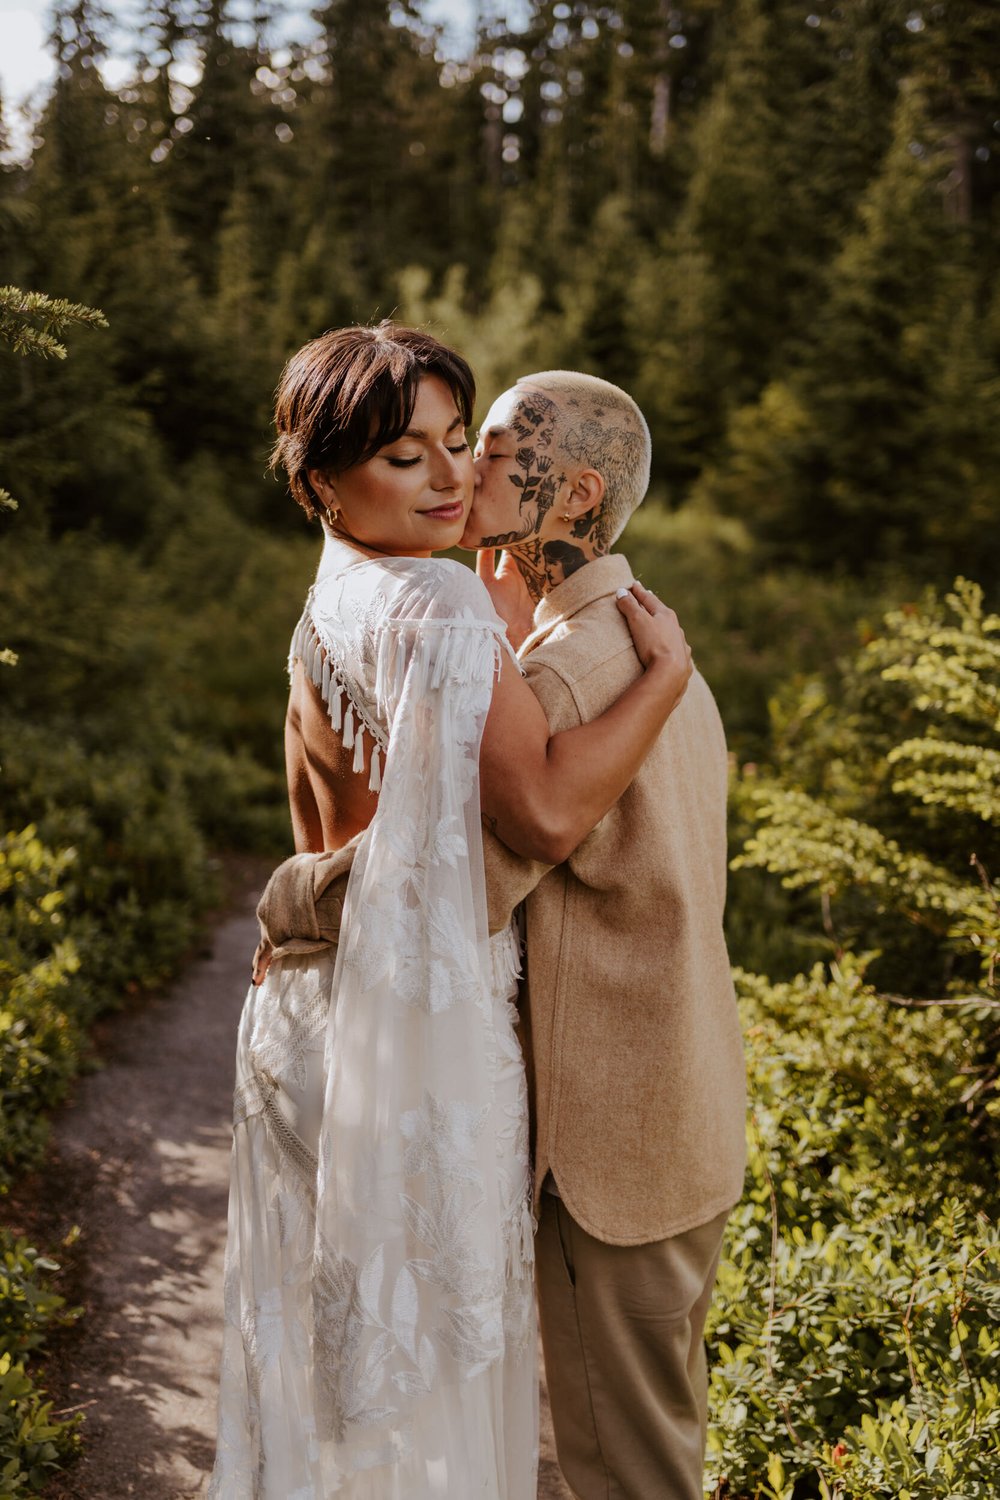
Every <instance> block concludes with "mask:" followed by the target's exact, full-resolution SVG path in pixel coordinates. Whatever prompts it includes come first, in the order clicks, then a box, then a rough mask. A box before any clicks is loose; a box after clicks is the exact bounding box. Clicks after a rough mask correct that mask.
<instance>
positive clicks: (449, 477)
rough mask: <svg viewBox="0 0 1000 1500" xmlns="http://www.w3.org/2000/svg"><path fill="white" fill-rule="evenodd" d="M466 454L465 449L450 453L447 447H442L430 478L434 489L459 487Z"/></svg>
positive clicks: (461, 481)
mask: <svg viewBox="0 0 1000 1500" xmlns="http://www.w3.org/2000/svg"><path fill="white" fill-rule="evenodd" d="M467 456H468V450H467V449H466V450H465V451H464V452H463V453H451V452H449V450H448V449H447V448H445V449H443V450H442V452H441V454H440V456H439V458H438V463H437V465H436V467H435V470H434V474H433V477H432V480H431V483H432V485H433V487H434V489H436V490H457V489H460V488H461V487H462V484H463V483H464V473H465V464H464V462H463V460H464V459H466V458H467Z"/></svg>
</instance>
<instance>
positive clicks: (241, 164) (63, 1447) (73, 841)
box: [0, 0, 1000, 1500]
mask: <svg viewBox="0 0 1000 1500" xmlns="http://www.w3.org/2000/svg"><path fill="white" fill-rule="evenodd" d="M246 14H247V12H246V11H245V9H240V10H239V11H237V7H236V6H235V5H230V3H229V0H156V3H155V4H153V5H150V6H147V7H144V8H143V9H142V11H141V13H137V16H136V19H135V20H134V22H131V23H129V24H130V25H131V26H132V30H127V29H126V26H125V23H124V22H123V21H121V19H116V18H115V16H114V15H113V14H109V13H108V12H106V11H105V10H104V9H103V8H102V7H100V6H98V5H96V4H94V3H92V0H60V3H59V4H58V5H57V6H56V7H55V8H54V10H53V13H52V21H51V32H52V35H51V46H52V49H53V51H54V53H55V55H56V57H57V60H58V64H59V68H58V76H57V79H56V82H55V84H54V85H53V88H52V90H51V92H50V95H49V97H48V98H47V100H46V101H45V102H44V104H43V106H42V108H41V109H40V112H39V113H38V115H37V118H36V120H35V122H34V135H33V141H32V146H31V150H30V155H29V157H28V159H26V160H24V161H21V162H12V161H8V162H7V164H6V165H5V166H4V167H3V168H2V170H0V283H8V284H9V287H10V288H17V287H20V288H26V289H28V292H29V294H30V295H29V296H28V298H27V299H26V298H25V296H24V294H23V293H17V292H14V291H10V290H8V291H7V292H4V291H3V289H2V288H0V339H2V340H4V341H6V343H7V345H8V346H9V352H6V353H0V484H2V485H3V486H5V487H6V488H5V489H4V490H3V491H2V492H0V506H4V507H6V506H7V504H8V502H9V495H8V491H9V492H10V494H12V495H14V496H16V497H17V498H18V500H19V501H20V508H19V509H17V510H16V511H7V510H5V513H4V515H3V517H2V518H0V525H2V527H3V532H2V536H0V546H2V549H3V588H2V590H0V646H2V648H3V650H4V652H5V660H6V659H9V658H10V656H11V655H12V654H14V653H16V655H17V656H18V658H19V664H18V665H17V666H16V667H15V668H14V669H13V670H8V669H6V668H4V669H3V681H2V683H0V765H2V772H0V829H7V830H9V831H8V832H7V834H6V835H5V836H4V838H3V840H2V842H0V897H2V900H3V905H2V907H0V1096H2V1102H3V1124H2V1127H0V1178H2V1179H3V1180H4V1181H6V1180H9V1178H10V1176H11V1175H12V1174H14V1173H16V1172H17V1171H19V1170H21V1169H23V1167H24V1166H26V1165H28V1164H30V1163H31V1162H33V1161H35V1160H37V1159H38V1153H39V1152H40V1150H41V1149H42V1146H43V1143H44V1119H45V1113H46V1111H47V1110H48V1109H49V1108H50V1107H51V1106H52V1105H53V1104H54V1103H55V1102H56V1101H57V1100H58V1099H59V1098H60V1097H61V1095H62V1093H63V1091H64V1089H65V1087H66V1084H67V1081H68V1079H69V1078H71V1077H72V1075H73V1073H74V1072H75V1071H76V1070H77V1068H78V1067H79V1065H80V1063H81V1059H82V1057H83V1055H84V1051H85V1047H86V1036H87V1028H88V1026H89V1024H90V1022H91V1021H92V1020H93V1018H94V1017H95V1016H96V1015H97V1014H98V1013H99V1012H101V1011H102V1010H105V1009H107V1008H108V1007H110V1006H113V1005H115V1004H116V1003H118V1002H119V1001H120V999H121V997H122V995H123V994H126V993H129V992H135V991H141V990H142V989H144V988H146V987H149V986H152V985H156V984H159V983H162V982H163V980H164V979H165V978H166V977H167V976H168V975H169V974H170V973H171V972H172V970H173V969H174V968H175V967H176V965H177V963H178V962H179V960H180V958H181V956H182V955H183V953H184V952H185V949H186V947H187V945H188V944H189V943H190V941H191V937H192V934H193V933H194V931H195V929H196V925H197V923H198V920H199V918H200V916H201V914H202V913H203V912H204V910H205V909H206V907H207V905H208V904H209V902H210V900H211V899H212V896H213V894H214V892H215V891H216V889H217V856H218V854H219V852H220V851H222V850H225V849H239V850H247V849H253V850H258V851H260V852H262V853H267V854H271V855H274V856H275V857H277V856H279V855H281V854H283V853H285V852H287V849H288V846H289V843H290V834H289V828H288V822H287V815H286V813H285V810H284V790H283V778H282V768H281V723H282V717H283V707H284V705H283V698H284V687H283V672H282V667H283V659H284V654H285V650H286V643H287V640H288V637H289V634H290V631H291V627H292V625H293V623H294V619H295V617H296V615H297V612H298V608H299V604H300V600H301V597H302V594H303V592H304V589H305V587H306V585H307V582H308V580H309V577H310V573H311V571H312V568H313V566H314V560H315V554H316V547H317V542H316V538H315V536H311V535H310V533H309V530H308V527H307V525H306V523H305V521H304V520H303V519H302V518H301V516H300V515H299V514H298V512H297V511H296V509H295V507H294V506H293V505H292V503H291V501H290V500H288V499H287V497H285V496H284V495H283V493H282V491H281V488H280V486H278V485H276V484H275V483H274V482H273V481H271V480H270V479H268V478H266V477H265V466H266V455H267V450H268V446H269V439H268V406H269V400H270V393H271V390H272V389H273V386H274V383H275V381H276V378H277V375H278V372H279V370H280V367H281V364H282V362H283V360H284V359H285V358H286V357H287V355H288V354H289V353H290V352H291V351H292V350H293V349H294V348H295V347H296V346H297V345H298V344H299V343H300V342H301V341H302V340H304V339H305V338H307V337H309V336H311V335H313V334H315V333H318V332H320V331H322V330H323V329H324V328H326V327H330V326H335V325H337V324H339V323H343V322H347V321H353V320H360V321H369V320H371V319H372V318H375V317H379V316H382V315H384V314H386V313H389V312H396V313H398V314H399V315H400V316H402V317H404V318H407V319H410V320H412V321H416V322H420V323H428V324H430V325H431V326H432V327H434V328H435V329H436V331H438V332H439V333H441V334H442V335H443V336H445V337H447V338H450V339H451V340H452V341H453V342H455V343H456V344H457V345H459V346H460V347H461V348H462V349H463V350H464V351H465V352H466V353H467V354H468V355H469V356H470V358H471V360H472V362H473V364H474V366H475V369H476V371H477V374H478V377H479V380H480V389H481V394H482V397H483V398H484V401H488V399H489V398H490V396H491V395H492V394H493V393H495V392H496V390H497V389H499V388H500V387H501V386H502V385H504V384H506V383H507V382H509V381H510V380H511V379H512V378H514V377H515V376H516V375H517V374H519V373H522V372H526V371H528V370H530V369H532V368H536V369H537V368H546V367H551V366H554V365H569V366H576V367H579V368H583V369H590V370H594V371H595V372H598V373H600V374H603V375H605V376H607V377H609V378H611V379H613V380H617V381H619V382H621V383H622V384H624V385H625V386H626V387H627V388H628V389H630V390H631V391H632V392H633V393H634V394H635V395H636V397H637V398H638V399H639V401H640V402H641V404H642V405H643V408H644V410H645V411H646V413H647V416H648V418H649V421H650V426H651V429H652V432H653V437H654V475H653V486H652V491H651V495H650V498H649V500H648V501H647V503H646V505H645V506H644V508H643V510H642V511H640V512H639V513H638V515H637V516H636V517H635V519H634V521H633V523H632V525H631V526H630V528H629V531H628V534H627V538H626V541H625V546H626V549H627V551H628V553H629V555H630V557H631V558H632V561H633V564H634V566H635V568H636V571H637V572H638V573H639V574H640V576H642V577H643V579H644V580H645V581H646V582H647V583H649V584H651V585H652V586H653V587H655V588H657V589H658V590H659V591H660V592H661V594H662V595H663V596H664V597H665V598H667V599H668V600H669V601H670V602H671V603H672V604H674V605H675V606H676V607H677V609H678V611H679V613H680V615H681V618H682V619H683V621H684V623H685V627H686V629H687V632H688V636H689V639H690V640H691V641H692V643H693V645H694V648H695V652H696V655H697V659H698V663H699V665H700V667H701V669H702V671H703V672H704V674H705V675H706V677H707V678H708V680H709V682H710V684H711V685H712V687H713V689H714V691H715V693H716V695H717V697H718V699H719V702H720V705H721V708H722V712H723V716H724V719H725V721H726V724H727V729H728V731H729V736H730V743H731V745H732V748H733V752H734V771H735V775H734V805H733V835H734V836H733V852H734V855H737V856H739V857H738V859H737V866H738V868H736V869H734V873H733V881H732V894H731V900H730V908H729V917H728V921H729V937H730V946H731V951H732V954H733V959H734V962H735V963H736V964H737V965H738V966H739V973H740V976H741V977H740V984H739V989H740V995H741V1006H742V1008H743V1014H744V1020H745V1023H746V1029H747V1035H748V1057H749V1065H750V1073H751V1084H752V1096H753V1106H754V1113H753V1120H752V1122H751V1138H750V1139H751V1170H750V1174H749V1177H748V1194H747V1197H746V1198H745V1200H744V1202H743V1204H742V1205H741V1207H740V1209H739V1210H738V1211H737V1213H736V1214H735V1215H734V1219H733V1223H732V1233H731V1240H730V1247H729V1251H728V1253H727V1258H726V1261H725V1264H724V1270H723V1273H722V1277H721V1281H720V1290H719V1296H718V1298H717V1301H716V1308H715V1314H714V1317H715V1324H714V1328H713V1332H712V1338H713V1348H714V1365H713V1370H714V1373H713V1391H712V1399H713V1428H712V1436H711V1443H710V1458H711V1464H712V1469H711V1472H712V1475H713V1482H714V1483H716V1484H717V1487H718V1493H719V1495H720V1496H722V1495H726V1496H729V1497H731V1500H744V1497H762V1500H777V1497H780V1500H812V1497H819V1496H827V1497H828V1496H833V1495H841V1496H846V1497H849V1500H876V1497H877V1500H883V1497H885V1500H888V1497H890V1496H891V1497H894V1500H905V1496H906V1495H910V1496H912V1497H917V1496H919V1497H921V1500H924V1497H928V1500H930V1497H940V1500H946V1497H953V1500H957V1497H958V1496H962V1497H964V1500H968V1497H974V1496H975V1497H978V1496H986V1495H988V1494H992V1493H994V1492H995V1491H996V1490H997V1489H998V1488H1000V1466H998V1463H997V1429H996V1423H997V1395H996V1375H995V1354H996V1350H995V1347H994V1340H995V1335H994V1333H993V1332H992V1326H993V1324H994V1323H995V1319H996V1313H997V1305H996V1270H997V1252H996V1238H995V1235H996V1231H995V1229H994V1227H993V1223H994V1220H995V1215H996V1206H997V1205H996V1186H995V1184H996V1180H997V1171H996V1167H997V1160H996V1157H997V1139H996V1130H997V1110H996V1076H997V1075H996V1069H997V1028H996V1025H995V1017H996V1004H997V997H996V984H995V980H996V974H995V969H993V968H991V967H990V965H991V963H992V961H993V957H994V956H995V946H996V905H995V899H996V887H995V880H996V875H997V870H998V868H1000V850H998V848H997V842H998V834H997V774H998V773H997V765H998V759H997V757H998V755H1000V746H998V730H1000V706H998V700H997V693H998V692H1000V687H998V682H1000V674H998V670H997V657H996V650H997V641H996V624H995V617H993V616H991V615H990V610H991V609H995V608H996V607H997V604H998V602H1000V600H998V595H997V584H996V580H997V578H998V577H1000V571H998V564H1000V502H998V496H997V474H998V473H1000V420H998V418H1000V279H998V266H1000V228H998V226H1000V213H998V208H1000V196H998V190H1000V123H998V122H997V119H996V115H997V109H996V92H995V79H996V77H997V75H998V72H1000V19H998V15H997V12H996V9H995V7H993V6H990V5H986V4H977V3H974V0H940V3H936V4H934V5H927V6H921V5H919V4H914V3H913V0H905V3H900V0H865V3H864V4H843V3H834V0H815V3H814V4H813V5H812V8H811V9H810V8H809V7H802V6H798V5H793V4H792V3H791V0H677V3H670V4H666V5H664V4H661V3H660V0H619V3H617V4H592V3H589V0H572V3H565V0H552V3H550V0H526V3H525V4H524V5H523V6H522V7H520V8H519V10H518V13H517V14H518V20H517V24H516V26H515V25H513V24H511V23H509V22H508V21H507V20H506V19H505V18H504V17H503V15H502V14H500V15H498V14H497V13H496V12H495V11H494V10H489V11H487V10H486V9H485V8H484V10H483V11H482V12H481V15H483V16H488V17H491V18H490V19H485V20H482V21H481V24H480V26H479V29H478V32H477V35H476V36H475V38H474V39H473V40H472V41H471V42H469V43H468V44H467V45H466V44H464V43H459V42H456V41H455V40H454V39H453V38H449V37H448V36H446V35H445V34H443V33H442V32H441V31H440V29H439V28H436V27H435V26H434V25H433V24H431V22H430V21H429V20H428V19H427V16H426V15H425V14H424V12H423V11H422V9H421V7H420V5H419V4H417V3H412V0H326V3H323V4H320V5H319V6H318V7H317V8H316V10H315V11H314V12H313V13H312V15H311V16H309V15H307V14H306V13H305V12H304V10H301V9H293V8H292V7H291V6H288V7H285V6H282V5H280V4H273V5H271V6H270V7H267V8H265V7H254V8H253V9H252V11H251V13H250V14H251V19H250V20H249V21H247V20H246V19H243V18H244V17H245V16H246ZM112 45H113V46H114V48H115V50H116V51H118V52H119V53H120V52H121V51H123V50H126V51H128V52H129V53H130V55H131V56H132V57H133V59H134V63H135V68H134V76H133V78H132V79H131V81H130V82H129V83H128V84H126V85H125V86H123V87H122V88H120V89H116V90H112V89H109V88H108V87H107V86H106V85H105V83H104V82H103V80H102V76H101V71H100V66H99V64H100V62H101V60H102V59H103V58H104V56H105V55H106V53H107V51H108V49H109V48H110V47H111V46H112ZM192 61H193V62H194V64H195V66H194V67H193V68H191V66H190V65H191V63H192ZM36 289H42V290H44V291H45V292H48V293H50V294H51V295H52V296H53V297H54V298H56V299H57V301H56V303H55V304H54V305H53V304H51V303H47V302H46V301H45V299H44V298H41V299H40V300H39V299H38V298H37V297H35V296H34V294H35V292H36ZM78 304H85V305H86V307H85V308H81V307H80V306H79V305H78ZM94 308H100V309H101V310H102V313H103V314H104V317H105V318H106V324H107V326H106V327H102V326H101V317H100V315H99V314H95V313H93V311H92V310H93V309H94ZM87 309H90V310H91V311H87ZM74 312H75V316H71V315H70V314H71V313H74ZM88 325H89V326H88ZM60 342H62V343H63V344H65V346H66V348H67V349H68V351H69V358H67V359H62V358H59V357H58V356H59V352H60V350H59V348H58V347H55V346H58V345H59V344H60ZM25 355H35V356H39V355H40V356H42V358H38V357H35V358H31V357H28V358H26V357H24V356H25ZM481 409H484V403H483V402H481ZM957 574H964V575H965V576H967V577H969V578H978V579H979V580H980V581H981V583H982V584H983V585H984V587H985V588H986V597H985V599H984V598H983V597H982V596H981V595H980V594H979V593H977V591H976V590H975V588H974V587H973V586H972V585H966V584H961V585H959V586H956V587H955V589H954V591H953V593H952V596H951V600H950V602H948V601H947V600H946V599H945V595H946V592H947V591H948V590H949V589H950V588H951V587H952V583H953V580H954V578H955V576H956V575H957ZM928 586H932V588H933V589H934V590H936V592H935V593H932V594H926V593H925V589H926V588H927V587H928ZM887 610H888V611H890V613H889V614H888V616H887V617H885V616H886V611H887ZM744 845H745V846H746V848H745V850H744ZM973 855H975V856H976V860H977V863H976V864H975V865H971V864H970V860H971V857H972V856H973ZM6 1254H7V1266H8V1272H7V1279H6V1281H4V1280H3V1279H2V1277H0V1340H2V1343H0V1347H2V1349H3V1350H6V1351H7V1352H6V1353H3V1354H2V1356H0V1496H2V1495H6V1494H8V1493H10V1494H11V1495H15V1494H16V1495H19V1494H23V1493H31V1492H33V1491H34V1490H36V1489H37V1488H38V1487H39V1486H40V1485H41V1484H42V1483H43V1481H44V1475H45V1472H46V1470H47V1468H49V1467H51V1465H53V1464H57V1463H59V1462H60V1461H62V1457H63V1456H64V1455H65V1453H66V1451H67V1450H68V1448H69V1447H71V1446H72V1443H73V1434H72V1433H71V1432H66V1430H65V1429H59V1428H58V1427H55V1428H52V1429H51V1430H50V1428H51V1424H50V1422H49V1414H48V1413H47V1412H46V1411H45V1410H44V1403H43V1400H42V1398H41V1396H40V1395H39V1394H38V1392H37V1390H36V1389H35V1387H34V1385H33V1384H32V1379H33V1377H32V1376H31V1374H30V1373H28V1374H26V1373H25V1369H26V1366H25V1364H24V1361H25V1359H26V1358H27V1359H28V1360H29V1361H31V1360H34V1359H35V1358H36V1357H37V1353H38V1349H39V1346H40V1343H41V1341H42V1340H43V1338H44V1333H45V1330H46V1328H47V1327H48V1326H49V1325H50V1324H51V1322H52V1321H53V1320H58V1319H59V1318H61V1317H63V1316H66V1315H67V1314H66V1313H65V1310H64V1309H61V1308H60V1307H59V1305H58V1299H57V1298H56V1294H55V1293H54V1292H52V1291H51V1290H49V1289H48V1286H47V1278H49V1277H51V1276H53V1275H54V1274H55V1273H54V1272H52V1271H51V1270H49V1269H48V1268H47V1265H46V1263H45V1262H44V1260H43V1261H41V1262H39V1261H38V1259H37V1257H34V1258H33V1252H31V1251H30V1247H26V1246H17V1245H16V1244H14V1243H13V1242H11V1241H9V1240H8V1241H7V1242H6ZM26 1289H28V1290H26ZM46 1299H55V1300H46ZM25 1309H27V1311H25ZM33 1309H34V1310H33ZM19 1319H20V1321H18V1320H19ZM16 1330H20V1331H16ZM25 1330H28V1332H25ZM4 1361H7V1363H6V1364H5V1363H4ZM27 1368H28V1370H29V1372H30V1369H31V1365H30V1363H29V1365H28V1366H27ZM60 1432H61V1434H62V1435H61V1436H60V1435H59V1434H60Z"/></svg>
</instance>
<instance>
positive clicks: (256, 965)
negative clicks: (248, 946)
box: [252, 938, 272, 984]
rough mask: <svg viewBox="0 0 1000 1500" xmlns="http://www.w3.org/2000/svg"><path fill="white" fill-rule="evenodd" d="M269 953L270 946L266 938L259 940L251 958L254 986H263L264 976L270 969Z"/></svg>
mask: <svg viewBox="0 0 1000 1500" xmlns="http://www.w3.org/2000/svg"><path fill="white" fill-rule="evenodd" d="M271 951H272V950H271V944H270V943H269V942H268V941H267V939H266V938H261V940H260V942H259V943H258V944H257V949H256V952H255V953H254V956H253V971H252V978H253V983H254V984H263V982H264V975H265V974H266V973H267V971H268V969H269V968H270V967H271Z"/></svg>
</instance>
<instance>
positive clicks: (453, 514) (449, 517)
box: [420, 500, 465, 521]
mask: <svg viewBox="0 0 1000 1500" xmlns="http://www.w3.org/2000/svg"><path fill="white" fill-rule="evenodd" d="M464 511H465V507H464V505H463V504H462V502H461V500H452V501H450V502H449V504H447V505H436V506H435V507H434V509H433V510H422V511H421V512H420V514H421V515H422V516H429V517H430V518H431V520H432V521H458V520H461V518H462V516H463V514H464Z"/></svg>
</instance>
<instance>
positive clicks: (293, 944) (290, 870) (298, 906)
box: [257, 839, 357, 959]
mask: <svg viewBox="0 0 1000 1500" xmlns="http://www.w3.org/2000/svg"><path fill="white" fill-rule="evenodd" d="M356 847H357V841H356V840H353V839H352V841H351V842H350V843H349V844H345V846H344V848H343V849H334V850H330V851H328V852H326V853H324V854H293V855H292V857H291V859H286V860H285V861H284V863H283V864H280V865H279V866H278V868H277V869H276V870H275V871H274V873H273V874H272V876H271V878H270V880H269V881H268V882H267V885H266V886H265V887H264V894H263V895H262V896H261V898H260V901H259V902H258V904H257V918H258V921H259V922H260V932H261V940H262V942H265V943H269V944H270V945H271V958H272V959H274V958H284V957H286V956H287V955H289V954H292V953H316V952H319V951H320V950H321V949H323V948H335V947H336V946H337V943H338V942H339V940H340V919H341V916H342V914H343V910H344V896H345V893H346V891H347V881H348V877H349V875H350V873H351V865H352V863H353V861H354V854H355V850H356Z"/></svg>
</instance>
